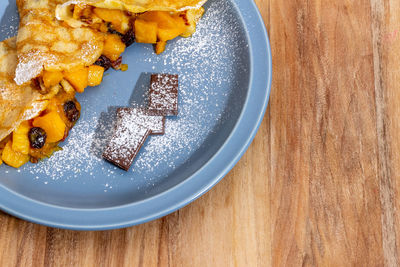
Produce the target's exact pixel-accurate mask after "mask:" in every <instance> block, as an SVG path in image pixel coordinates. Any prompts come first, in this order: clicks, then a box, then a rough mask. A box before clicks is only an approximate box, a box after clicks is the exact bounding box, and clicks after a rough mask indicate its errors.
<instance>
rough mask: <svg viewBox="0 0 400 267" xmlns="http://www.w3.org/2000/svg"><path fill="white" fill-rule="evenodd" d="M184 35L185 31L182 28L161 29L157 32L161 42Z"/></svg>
mask: <svg viewBox="0 0 400 267" xmlns="http://www.w3.org/2000/svg"><path fill="white" fill-rule="evenodd" d="M182 33H183V30H182V29H181V28H168V29H163V28H159V29H158V32H157V37H158V40H160V41H168V40H172V39H174V38H176V37H178V36H179V35H181V34H182Z"/></svg>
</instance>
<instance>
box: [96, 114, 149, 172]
mask: <svg viewBox="0 0 400 267" xmlns="http://www.w3.org/2000/svg"><path fill="white" fill-rule="evenodd" d="M117 117H118V121H117V125H116V128H115V131H114V134H113V136H112V138H111V140H110V143H109V144H108V145H107V147H106V149H105V151H104V152H103V158H104V159H106V160H107V161H109V162H111V163H113V164H114V165H116V166H118V167H120V168H121V169H123V170H125V171H127V170H129V167H130V166H131V165H132V162H133V160H134V159H135V157H136V155H137V154H138V153H139V150H140V148H141V147H142V145H143V144H144V142H145V141H146V138H147V137H148V136H149V134H150V132H151V131H150V130H149V129H148V128H147V127H146V126H143V125H141V124H140V123H136V122H135V121H134V120H132V117H131V116H125V117H120V114H117Z"/></svg>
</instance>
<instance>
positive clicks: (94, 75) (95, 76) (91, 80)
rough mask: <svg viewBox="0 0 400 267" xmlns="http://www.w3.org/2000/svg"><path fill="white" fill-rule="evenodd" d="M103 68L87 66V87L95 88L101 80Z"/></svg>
mask: <svg viewBox="0 0 400 267" xmlns="http://www.w3.org/2000/svg"><path fill="white" fill-rule="evenodd" d="M103 74H104V68H103V67H101V66H97V65H92V66H89V71H88V84H89V86H97V85H99V84H100V83H101V81H102V80H103Z"/></svg>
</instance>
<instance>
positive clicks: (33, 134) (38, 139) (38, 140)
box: [28, 127, 47, 148]
mask: <svg viewBox="0 0 400 267" xmlns="http://www.w3.org/2000/svg"><path fill="white" fill-rule="evenodd" d="M28 136H29V143H30V144H31V147H32V148H42V147H43V146H44V144H45V143H46V139H47V134H46V132H45V131H44V130H43V129H42V128H40V127H33V128H31V129H30V130H29V133H28Z"/></svg>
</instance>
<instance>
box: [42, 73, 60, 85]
mask: <svg viewBox="0 0 400 267" xmlns="http://www.w3.org/2000/svg"><path fill="white" fill-rule="evenodd" d="M62 79H63V74H62V72H61V71H44V72H43V83H44V86H45V87H46V88H50V87H52V86H54V85H56V84H58V83H60V82H61V80H62Z"/></svg>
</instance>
